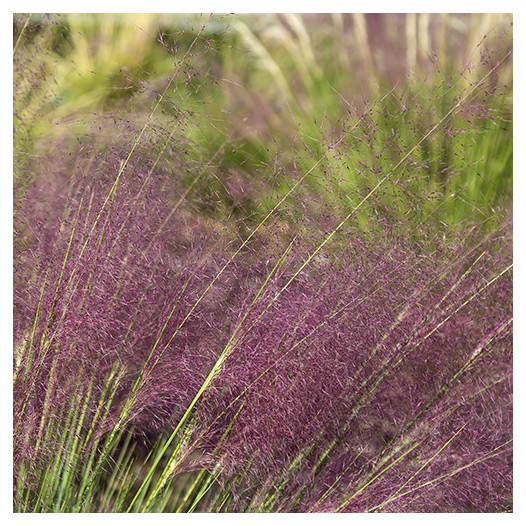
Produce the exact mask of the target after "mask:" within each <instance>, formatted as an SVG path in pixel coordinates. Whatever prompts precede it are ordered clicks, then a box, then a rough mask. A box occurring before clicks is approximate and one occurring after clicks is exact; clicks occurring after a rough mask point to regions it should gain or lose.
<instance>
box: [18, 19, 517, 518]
mask: <svg viewBox="0 0 526 526" xmlns="http://www.w3.org/2000/svg"><path fill="white" fill-rule="evenodd" d="M13 36H14V40H13V42H14V46H13V64H14V66H13V67H14V70H13V71H14V102H13V108H14V117H13V119H14V273H13V280H14V358H13V393H14V413H13V415H14V417H13V435H14V494H13V495H14V501H13V502H14V504H13V506H14V508H13V509H14V511H15V512H194V511H197V512H510V511H512V509H513V497H512V336H513V325H512V323H513V322H512V320H513V314H512V286H513V280H512V268H513V261H512V210H511V208H512V153H513V152H512V20H511V16H510V15H497V14H491V15H490V14H471V15H446V14H442V15H439V14H435V15H432V14H406V15H388V14H384V15H382V14H375V15H372V14H371V15H361V14H354V15H351V14H345V15H336V14H332V15H257V16H256V15H252V16H248V15H243V16H241V15H240V16H233V15H229V16H226V15H214V16H203V15H195V16H194V15H174V14H171V15H153V14H152V15H122V14H121V15H108V14H105V15H27V14H24V15H22V14H20V15H15V16H14V19H13Z"/></svg>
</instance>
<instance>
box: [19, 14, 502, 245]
mask: <svg viewBox="0 0 526 526" xmlns="http://www.w3.org/2000/svg"><path fill="white" fill-rule="evenodd" d="M511 31H512V18H511V15H504V14H471V15H460V14H450V15H448V14H403V15H392V14H368V15H364V14H343V15H339V14H323V15H322V14H319V15H315V14H310V15H293V14H290V15H288V14H279V15H277V14H276V15H274V14H265V15H238V16H234V15H213V16H212V15H187V14H185V15H177V14H165V15H160V14H144V15H139V14H133V15H127V14H115V15H108V14H105V15H95V14H93V15H87V14H70V15H35V14H33V15H27V14H17V15H15V16H14V20H13V32H14V83H15V84H14V125H15V134H14V151H15V156H14V161H15V167H14V168H15V189H17V190H20V191H22V192H23V189H24V188H25V187H26V185H27V184H28V183H29V182H30V181H31V180H32V179H33V178H34V177H35V174H38V172H39V169H40V167H41V166H42V165H43V163H49V162H52V163H59V164H60V165H61V166H69V165H68V163H70V164H71V163H77V162H78V158H79V155H80V156H82V155H84V153H83V152H90V155H91V154H93V152H101V153H103V152H104V151H109V150H112V151H115V150H119V151H122V154H121V155H122V156H125V155H126V154H127V152H128V151H129V148H130V147H131V144H132V143H133V141H134V140H135V139H136V137H137V135H138V133H140V130H141V129H142V128H143V126H144V125H145V123H147V122H148V127H147V130H146V131H145V133H144V136H143V137H142V139H141V142H140V145H139V147H138V149H137V153H136V155H137V158H138V159H139V160H141V162H143V163H144V165H145V166H154V167H155V169H156V170H158V171H159V172H160V173H164V174H166V175H167V181H168V183H167V184H174V185H176V186H177V188H178V191H179V193H180V197H181V198H184V201H185V203H186V205H185V206H186V207H187V209H188V210H191V213H192V214H195V215H197V216H198V217H201V218H203V219H204V220H206V221H208V222H209V223H210V224H213V225H215V226H216V227H218V228H219V227H220V226H221V225H224V224H225V223H228V224H229V226H235V230H236V232H237V235H240V236H244V235H245V233H246V231H247V229H249V228H250V226H251V225H253V224H255V223H257V222H259V221H260V220H261V218H262V217H264V216H265V214H266V213H268V211H269V210H271V209H272V207H274V206H275V205H276V203H278V202H279V201H280V200H281V199H282V198H283V197H284V196H285V195H287V192H289V190H290V189H291V188H292V187H293V185H294V184H296V183H297V182H299V183H301V184H299V185H298V187H297V189H295V191H294V194H295V196H296V197H297V198H296V199H294V200H293V201H290V202H289V201H288V202H287V203H288V205H287V208H285V209H284V208H281V210H283V212H282V217H281V216H280V220H282V223H283V229H284V230H285V231H286V230H287V229H290V228H291V225H293V227H294V228H295V229H300V230H301V229H304V230H305V231H308V230H309V228H310V226H309V224H307V222H306V221H307V220H306V219H305V221H302V222H301V223H300V222H299V221H298V220H299V218H302V219H304V218H305V217H306V215H305V214H304V209H305V208H306V207H308V209H309V212H310V213H309V218H312V221H315V222H316V223H318V224H325V223H327V224H328V225H330V224H331V218H332V217H338V218H341V217H344V216H345V215H346V214H348V213H349V212H350V211H352V210H353V209H354V208H355V207H357V206H359V205H360V203H361V201H362V200H363V199H364V197H365V196H367V195H369V193H370V192H371V190H373V189H375V187H376V185H377V184H378V183H380V184H381V187H379V191H375V192H374V195H371V196H370V198H368V200H367V206H366V207H360V211H359V213H358V215H357V216H356V219H357V222H358V224H359V225H360V226H361V227H362V228H363V229H364V230H373V231H374V230H377V229H384V228H385V227H386V225H387V226H389V225H393V224H395V223H396V224H397V225H406V227H407V228H409V229H410V230H418V229H419V228H421V227H422V226H424V225H429V224H430V223H431V222H433V223H435V224H436V225H445V226H446V227H445V228H446V229H447V231H448V232H451V231H458V230H459V229H460V230H462V229H464V227H465V226H466V225H478V226H480V225H488V226H491V225H493V224H494V223H495V222H499V221H501V220H502V218H503V217H504V216H506V215H508V214H509V211H508V209H509V207H510V203H511V195H512V60H511V49H512V34H511ZM159 101H160V103H159V105H158V107H156V104H157V103H158V102H159ZM154 108H156V109H155V112H154V114H153V115H152V111H153V110H154ZM57 158H59V160H57ZM50 159H51V160H50ZM37 176H38V175H37ZM371 219H374V220H373V221H371Z"/></svg>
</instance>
